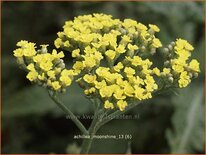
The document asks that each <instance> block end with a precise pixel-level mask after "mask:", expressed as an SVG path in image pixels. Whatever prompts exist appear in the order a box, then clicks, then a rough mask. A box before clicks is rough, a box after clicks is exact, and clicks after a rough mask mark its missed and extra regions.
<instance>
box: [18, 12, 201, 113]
mask: <svg viewBox="0 0 206 155" xmlns="http://www.w3.org/2000/svg"><path fill="white" fill-rule="evenodd" d="M159 31H160V28H159V27H158V26H157V25H154V24H149V25H148V26H146V25H144V24H142V23H140V22H138V21H135V20H133V19H125V20H123V21H121V20H119V19H114V18H113V17H112V16H111V15H106V14H98V13H96V14H91V15H82V16H78V17H75V18H74V20H71V21H66V22H65V25H64V26H63V30H62V31H61V32H58V33H57V35H58V38H57V39H56V40H55V41H54V45H55V46H56V48H57V49H60V48H61V49H63V50H64V52H67V51H68V52H70V53H71V56H72V58H73V59H74V60H73V61H74V62H73V65H72V69H67V68H66V67H65V66H66V65H65V63H64V61H63V58H64V52H57V50H56V49H54V50H52V52H51V53H49V52H48V51H47V45H42V46H41V49H39V50H36V46H35V43H31V42H28V41H24V40H23V41H20V42H18V43H17V46H18V47H19V48H18V49H16V50H14V56H15V57H16V58H17V60H18V62H19V64H20V65H21V66H24V68H26V69H27V70H28V74H27V78H28V79H29V80H30V81H32V82H36V83H40V84H41V85H44V86H45V85H46V87H47V88H48V89H51V90H53V91H55V92H62V91H63V90H64V89H65V88H66V87H68V86H70V85H71V84H72V82H73V81H76V82H77V83H78V84H79V85H80V86H81V88H83V89H84V93H85V95H86V96H87V97H89V98H95V99H98V100H99V101H101V102H102V105H101V106H102V107H103V108H105V109H110V110H112V109H118V110H120V111H124V110H125V109H126V108H127V106H128V105H129V104H131V102H136V101H140V100H146V99H149V98H152V97H153V94H154V92H156V91H160V90H161V87H160V85H161V86H162V85H166V86H178V87H179V88H183V87H186V86H188V84H189V83H190V82H191V80H192V78H193V77H197V75H198V73H199V72H200V67H199V62H198V61H197V60H196V59H192V60H191V61H190V57H191V53H192V51H193V50H194V48H193V46H192V45H191V44H190V43H189V42H188V41H186V40H184V39H177V40H176V42H172V43H171V45H169V46H168V49H166V52H165V53H167V56H166V59H167V60H165V59H164V58H163V60H164V61H165V62H164V66H163V67H161V68H158V67H157V66H155V65H154V64H155V63H153V62H152V59H151V57H152V56H153V55H154V54H155V53H157V52H159V48H161V47H162V46H163V44H162V42H161V41H160V39H159V38H158V37H156V36H155V35H156V32H159ZM65 59H67V58H65Z"/></svg>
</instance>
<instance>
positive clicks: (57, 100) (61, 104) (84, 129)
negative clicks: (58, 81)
mask: <svg viewBox="0 0 206 155" xmlns="http://www.w3.org/2000/svg"><path fill="white" fill-rule="evenodd" d="M49 96H50V97H51V99H52V100H53V101H54V102H55V103H56V104H57V105H58V106H59V107H60V108H61V109H62V110H63V111H64V112H65V113H66V114H67V116H70V117H71V120H72V121H73V122H74V123H75V124H76V126H77V127H78V128H79V129H80V131H81V132H82V133H83V134H85V135H88V134H89V132H88V131H87V129H86V128H85V127H84V125H83V124H82V123H81V122H80V120H79V119H78V118H77V117H76V116H75V115H74V114H73V113H72V112H71V110H69V109H68V108H67V107H66V106H65V105H64V104H63V103H62V102H61V101H60V100H59V99H58V98H57V96H56V94H55V93H53V92H51V91H49Z"/></svg>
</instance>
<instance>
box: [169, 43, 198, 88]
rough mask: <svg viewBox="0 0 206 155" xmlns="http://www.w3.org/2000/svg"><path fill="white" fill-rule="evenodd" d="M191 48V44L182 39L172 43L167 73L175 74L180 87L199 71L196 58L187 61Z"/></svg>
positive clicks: (186, 83) (184, 85)
mask: <svg viewBox="0 0 206 155" xmlns="http://www.w3.org/2000/svg"><path fill="white" fill-rule="evenodd" d="M193 50H194V48H193V46H192V45H191V44H189V43H188V42H187V41H186V40H184V39H177V40H176V42H175V44H174V56H173V59H171V60H170V61H171V69H170V71H169V72H168V73H167V74H169V73H170V72H171V73H172V72H174V73H172V74H174V75H176V76H177V80H178V81H177V82H178V86H179V87H180V88H183V87H186V86H187V85H188V84H189V83H190V82H191V78H192V76H195V75H197V74H198V73H199V72H200V68H199V62H198V61H197V60H196V59H192V60H191V61H190V62H188V61H189V58H190V56H191V52H192V51H193ZM167 70H168V68H167Z"/></svg>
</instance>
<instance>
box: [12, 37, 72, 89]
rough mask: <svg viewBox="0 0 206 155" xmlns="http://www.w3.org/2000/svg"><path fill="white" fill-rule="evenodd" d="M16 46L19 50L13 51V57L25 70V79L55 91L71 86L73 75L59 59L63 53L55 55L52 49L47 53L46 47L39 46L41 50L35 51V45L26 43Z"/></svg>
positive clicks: (19, 43) (22, 42)
mask: <svg viewBox="0 0 206 155" xmlns="http://www.w3.org/2000/svg"><path fill="white" fill-rule="evenodd" d="M17 46H19V48H18V49H16V50H14V56H15V57H17V60H18V62H19V64H20V65H24V67H25V68H26V69H27V71H28V74H27V76H26V77H27V79H29V80H30V81H31V82H38V84H40V85H43V86H46V87H48V88H51V89H53V90H55V91H56V90H60V89H62V90H63V89H64V88H65V87H67V86H69V85H71V82H72V79H73V76H74V75H75V73H74V72H73V70H68V69H66V68H65V65H64V63H63V60H62V59H61V58H63V57H64V53H63V52H60V53H57V51H56V50H55V49H54V50H53V51H52V53H47V45H41V46H42V48H41V49H40V50H38V51H36V47H35V44H34V43H31V42H28V41H20V42H18V43H17Z"/></svg>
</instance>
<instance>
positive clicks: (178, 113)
mask: <svg viewBox="0 0 206 155" xmlns="http://www.w3.org/2000/svg"><path fill="white" fill-rule="evenodd" d="M191 87H192V88H187V89H183V90H181V95H180V96H176V97H174V98H173V103H174V106H175V113H174V115H173V117H172V122H173V127H174V131H172V130H171V129H168V131H167V138H168V142H169V144H170V146H171V152H172V153H195V152H194V150H196V151H198V152H204V101H203V99H204V91H203V86H195V85H191ZM194 90H195V93H194Z"/></svg>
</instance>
